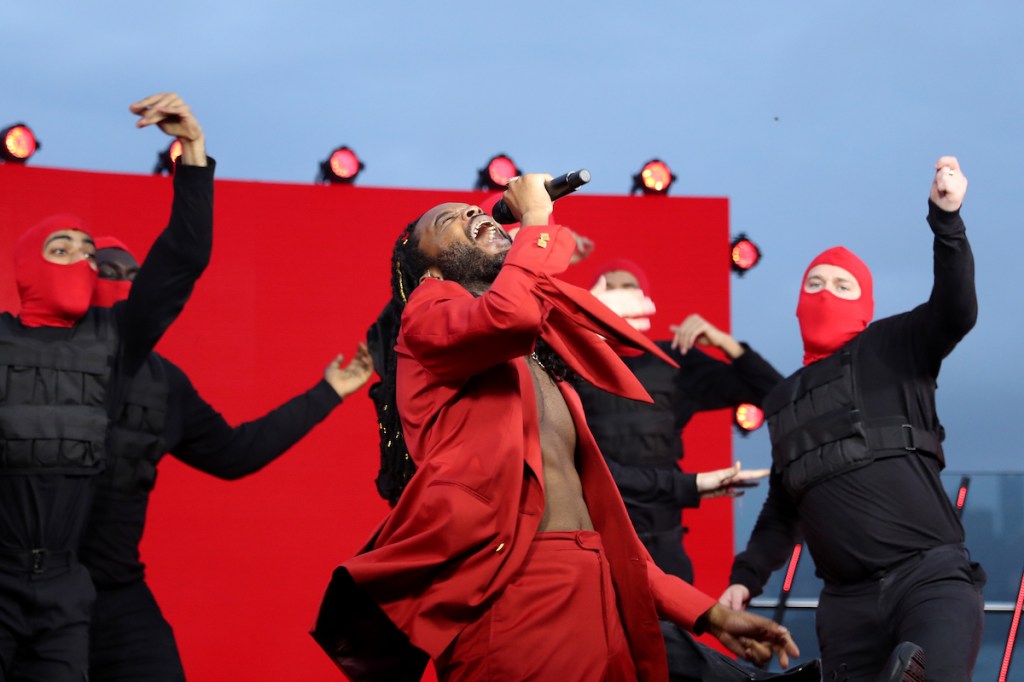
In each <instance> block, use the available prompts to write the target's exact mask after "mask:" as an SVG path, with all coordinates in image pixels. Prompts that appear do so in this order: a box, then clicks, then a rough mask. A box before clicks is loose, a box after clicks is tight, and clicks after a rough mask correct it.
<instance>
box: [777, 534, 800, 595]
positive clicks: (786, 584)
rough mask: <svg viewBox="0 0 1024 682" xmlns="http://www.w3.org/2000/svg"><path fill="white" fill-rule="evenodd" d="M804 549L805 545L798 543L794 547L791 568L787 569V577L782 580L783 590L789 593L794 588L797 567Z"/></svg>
mask: <svg viewBox="0 0 1024 682" xmlns="http://www.w3.org/2000/svg"><path fill="white" fill-rule="evenodd" d="M802 549H803V545H797V546H796V547H794V548H793V556H792V557H790V559H789V568H788V569H786V579H785V580H784V581H782V591H783V592H786V593H787V594H788V593H789V591H790V590H791V589H793V577H794V576H795V575H796V567H797V565H798V564H799V563H800V550H802Z"/></svg>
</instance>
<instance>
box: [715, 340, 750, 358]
mask: <svg viewBox="0 0 1024 682" xmlns="http://www.w3.org/2000/svg"><path fill="white" fill-rule="evenodd" d="M721 348H722V352H724V353H725V354H726V355H728V356H729V359H730V360H735V359H736V358H738V357H740V356H741V355H743V354H744V353H745V352H746V349H745V348H744V347H743V346H742V345H741V344H740V343H739V342H738V341H736V339H734V338H732V337H731V336H728V337H726V339H725V340H724V341H723V342H722V346H721Z"/></svg>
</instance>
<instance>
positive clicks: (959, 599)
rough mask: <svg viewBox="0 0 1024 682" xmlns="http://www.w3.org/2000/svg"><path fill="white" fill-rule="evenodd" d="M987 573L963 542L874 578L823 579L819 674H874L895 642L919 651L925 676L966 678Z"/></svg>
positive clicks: (853, 677)
mask: <svg viewBox="0 0 1024 682" xmlns="http://www.w3.org/2000/svg"><path fill="white" fill-rule="evenodd" d="M984 583H985V573H984V571H982V570H981V567H980V566H978V564H976V563H972V562H971V561H970V559H969V558H968V555H967V550H966V549H964V547H963V545H942V546H940V547H935V548H934V549H930V550H928V551H926V552H921V553H920V554H918V555H916V556H914V557H913V558H911V559H909V560H907V561H904V562H902V563H900V564H898V565H896V566H895V567H893V568H892V569H891V570H889V571H888V572H887V573H886V574H885V575H884V576H882V577H881V578H879V579H877V580H870V581H865V582H862V583H856V584H853V585H838V586H837V585H827V586H826V587H825V589H824V590H823V591H822V593H821V599H820V600H819V603H818V613H817V630H818V643H819V644H820V646H821V660H822V666H823V668H824V673H825V679H826V680H830V679H833V678H832V676H833V675H834V676H835V677H834V679H836V680H837V681H838V680H846V681H847V682H856V681H858V680H870V681H872V682H874V680H876V679H877V677H878V673H879V671H881V669H882V666H883V665H885V660H886V658H888V656H889V654H890V653H892V649H893V647H895V646H896V645H897V644H899V643H900V642H902V641H911V642H914V643H915V644H917V645H919V646H920V647H921V648H923V649H924V653H925V660H926V664H925V665H926V670H927V674H928V679H929V680H940V681H941V680H970V678H971V671H972V670H973V669H974V661H975V659H976V658H977V657H978V649H979V648H980V646H981V633H982V627H983V617H984V605H985V602H984V598H983V597H982V595H981V588H982V586H983V585H984Z"/></svg>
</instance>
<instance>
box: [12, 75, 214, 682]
mask: <svg viewBox="0 0 1024 682" xmlns="http://www.w3.org/2000/svg"><path fill="white" fill-rule="evenodd" d="M131 111H132V112H133V113H135V114H138V115H139V120H138V122H137V123H136V125H137V126H139V127H144V126H149V125H154V124H155V125H157V126H159V127H160V129H161V130H163V132H165V133H166V134H168V135H170V136H172V137H176V138H177V139H178V140H180V141H181V142H182V148H183V152H182V157H181V159H180V160H179V161H178V166H177V172H176V174H175V178H174V202H173V204H172V208H171V219H170V222H169V223H168V226H167V228H166V229H165V230H164V232H163V233H162V234H161V235H160V237H159V238H158V239H157V240H156V242H155V243H154V245H153V248H152V250H151V253H152V254H153V258H152V262H151V263H149V264H147V266H146V267H145V268H143V269H142V271H140V272H139V275H138V280H137V284H136V287H135V291H133V293H132V296H131V297H130V298H129V300H128V301H126V302H125V303H124V304H121V305H119V306H117V307H115V308H114V309H112V310H108V309H98V308H90V307H89V302H90V300H91V298H92V293H93V289H94V287H95V282H96V266H95V263H94V262H93V252H94V250H95V247H94V244H93V242H92V238H91V237H90V235H89V231H88V230H87V229H86V228H85V226H84V225H83V224H82V222H81V221H80V220H78V219H77V218H75V217H73V216H55V217H52V218H49V219H47V220H44V221H43V222H41V223H40V224H38V225H36V226H35V227H33V228H32V229H31V230H29V231H28V232H26V233H25V235H23V236H22V238H21V239H20V240H19V242H18V244H17V245H16V251H15V275H16V277H17V279H18V291H19V295H20V298H21V304H22V307H21V312H20V313H19V315H18V317H15V316H13V315H10V314H9V313H3V314H2V315H0V680H3V679H19V680H22V679H24V680H45V681H46V682H61V681H63V680H74V681H75V682H80V681H81V680H83V679H86V674H87V657H88V619H89V612H90V609H91V606H92V602H93V598H94V595H95V591H94V589H93V586H92V584H91V582H90V580H89V576H88V573H87V571H86V569H85V568H84V567H83V566H82V565H81V564H80V563H79V560H78V557H77V555H76V552H77V550H78V547H79V543H80V540H81V537H82V532H83V528H84V525H85V521H86V517H87V514H88V510H89V505H90V504H91V501H92V496H93V489H94V484H95V481H96V475H97V474H99V473H100V472H101V471H102V470H103V467H104V464H105V452H104V440H105V437H106V432H107V426H108V420H107V411H108V409H110V408H111V407H112V406H113V405H115V404H116V403H117V401H118V399H119V398H118V396H117V391H116V389H115V388H114V387H113V386H112V384H111V376H112V373H115V372H116V373H119V374H132V373H134V372H135V371H137V369H138V368H139V367H140V366H141V364H142V363H143V362H144V360H145V358H146V356H147V355H148V354H149V352H150V351H151V350H152V348H153V346H154V345H155V344H156V342H157V340H159V338H160V336H161V335H162V334H163V332H164V331H165V330H166V329H167V327H168V325H170V324H171V322H172V321H173V320H174V319H175V318H176V317H177V315H178V314H179V313H180V311H181V309H182V306H184V304H185V301H186V300H187V299H188V297H189V294H190V293H191V291H192V286H193V284H194V282H195V280H196V279H197V278H198V277H199V275H200V274H201V273H202V271H203V269H204V268H205V267H206V264H207V263H208V261H209V255H210V246H211V243H212V234H211V231H212V216H213V170H214V163H213V160H212V159H210V160H208V159H207V157H206V151H205V140H204V137H203V133H202V129H201V127H200V126H199V124H198V122H197V121H196V119H195V117H194V116H193V115H192V112H191V111H190V110H189V108H188V106H187V105H185V103H184V102H182V101H181V99H180V98H178V97H177V96H176V95H173V94H160V95H154V96H152V97H149V98H146V99H144V100H141V101H140V102H137V103H135V104H133V105H132V106H131ZM15 663H16V664H17V669H18V672H17V673H16V674H15V673H13V672H12V668H13V666H15Z"/></svg>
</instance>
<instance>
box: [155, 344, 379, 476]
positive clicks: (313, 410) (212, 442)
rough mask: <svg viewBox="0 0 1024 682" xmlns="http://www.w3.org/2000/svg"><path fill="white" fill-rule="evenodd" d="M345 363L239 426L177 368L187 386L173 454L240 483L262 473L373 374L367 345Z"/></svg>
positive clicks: (336, 362) (178, 378)
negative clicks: (264, 413)
mask: <svg viewBox="0 0 1024 682" xmlns="http://www.w3.org/2000/svg"><path fill="white" fill-rule="evenodd" d="M341 363H342V356H340V355H339V356H338V357H337V358H336V359H335V360H334V361H332V362H331V364H330V365H328V366H327V370H326V371H325V372H324V379H323V380H322V381H320V382H318V383H317V384H316V385H315V386H314V387H313V388H311V389H310V390H308V391H306V392H305V393H302V394H300V395H298V396H296V397H294V398H292V399H291V400H289V401H288V402H286V403H284V404H283V405H281V406H279V407H277V408H275V409H274V410H272V411H270V412H268V413H267V414H266V415H264V416H262V417H260V418H259V419H254V420H252V421H249V422H246V423H244V424H240V425H238V426H235V427H232V426H231V425H230V424H228V423H227V422H226V421H225V420H224V418H223V417H222V416H221V415H220V414H219V413H218V412H217V411H215V410H214V409H213V408H212V407H211V406H210V405H209V404H208V403H207V402H206V401H204V400H203V399H202V398H201V397H199V394H198V393H197V392H196V390H195V388H193V387H192V384H191V382H189V381H188V377H186V376H185V374H184V373H183V372H181V371H180V370H177V369H176V368H175V370H174V371H170V372H168V374H169V375H170V376H171V377H172V378H173V379H172V380H174V381H177V382H179V383H180V384H181V386H180V388H181V393H180V394H181V396H182V400H181V402H182V405H183V407H182V409H183V410H184V415H183V422H184V428H183V434H182V439H181V441H180V442H179V443H177V444H174V445H172V448H171V452H172V454H174V456H175V457H177V458H178V459H180V460H181V461H183V462H185V463H186V464H188V465H189V466H192V467H194V468H196V469H199V470H200V471H205V472H206V473H208V474H212V475H214V476H217V477H218V478H225V479H236V478H241V477H242V476H245V475H247V474H251V473H253V472H255V471H258V470H259V469H261V468H263V467H264V466H266V465H267V464H269V463H270V462H272V461H274V460H275V459H276V458H277V457H279V456H281V455H282V454H284V453H285V452H286V451H287V450H288V449H289V448H291V447H292V446H293V445H295V443H297V442H298V441H299V440H300V439H302V438H303V437H304V436H305V435H306V434H307V433H309V431H310V430H311V429H312V428H313V427H314V426H316V425H317V424H319V423H320V422H321V421H322V420H323V419H324V418H325V417H326V416H327V415H328V414H330V412H331V411H332V410H333V409H334V408H335V407H337V406H338V405H339V404H340V403H341V401H342V400H343V399H344V398H345V397H346V396H348V395H349V394H351V393H352V392H354V391H355V390H357V389H358V388H359V387H361V386H362V385H363V384H365V383H366V381H367V380H368V379H369V378H370V375H371V374H372V373H373V364H372V362H371V360H370V354H369V352H368V351H367V350H366V346H365V345H364V344H360V345H359V350H358V351H357V352H356V355H355V357H353V359H352V360H351V361H350V362H349V364H348V365H347V366H345V367H342V365H341Z"/></svg>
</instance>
